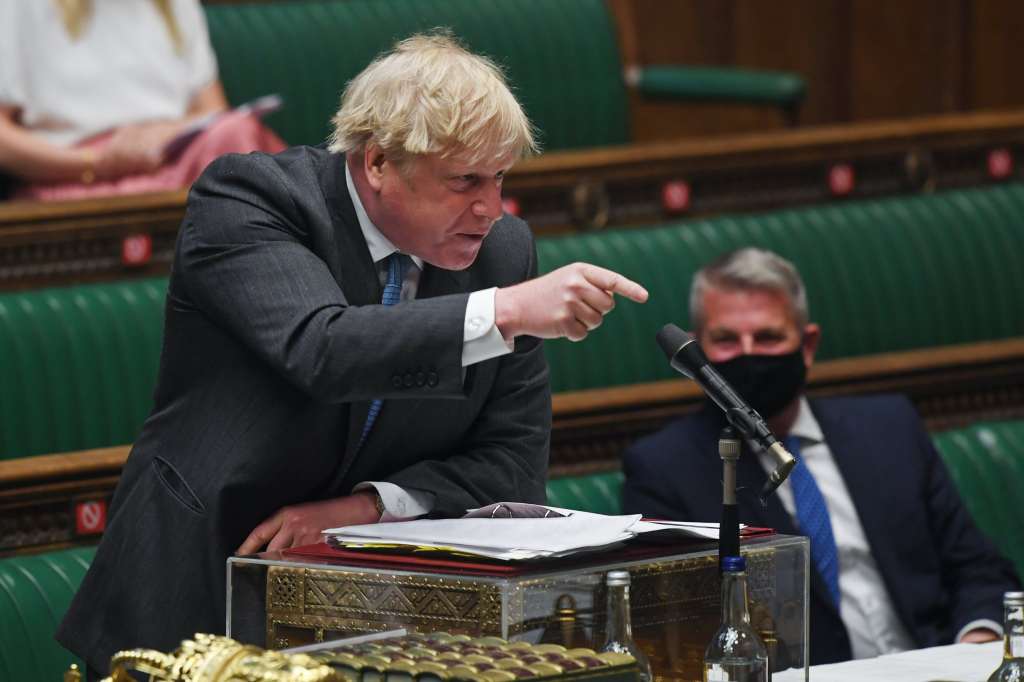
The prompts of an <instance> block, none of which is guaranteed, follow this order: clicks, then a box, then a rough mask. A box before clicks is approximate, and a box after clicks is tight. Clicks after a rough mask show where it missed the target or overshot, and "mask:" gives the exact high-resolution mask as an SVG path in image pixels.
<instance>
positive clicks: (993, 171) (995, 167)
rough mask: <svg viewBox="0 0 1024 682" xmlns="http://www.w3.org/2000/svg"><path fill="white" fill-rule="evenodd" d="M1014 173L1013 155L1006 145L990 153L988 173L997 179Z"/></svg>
mask: <svg viewBox="0 0 1024 682" xmlns="http://www.w3.org/2000/svg"><path fill="white" fill-rule="evenodd" d="M1011 173H1013V155H1012V154H1010V150H1009V149H1007V148H1005V147H1000V148H999V149H993V150H992V151H990V152H989V153H988V174H989V175H990V176H991V177H993V178H995V179H996V180H1002V179H1003V178H1008V177H1010V174H1011Z"/></svg>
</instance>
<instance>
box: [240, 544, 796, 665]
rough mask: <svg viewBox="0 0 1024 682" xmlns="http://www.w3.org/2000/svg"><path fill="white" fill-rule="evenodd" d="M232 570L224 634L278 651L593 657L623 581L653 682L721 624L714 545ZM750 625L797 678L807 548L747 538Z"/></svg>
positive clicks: (326, 551) (325, 560)
mask: <svg viewBox="0 0 1024 682" xmlns="http://www.w3.org/2000/svg"><path fill="white" fill-rule="evenodd" d="M300 551H302V552H303V553H302V554H295V553H293V552H291V551H289V552H288V553H281V552H267V553H263V554H257V555H252V556H245V557H232V558H230V559H229V560H228V598H227V599H228V602H227V613H228V617H227V635H228V636H229V637H233V638H235V639H237V640H239V641H241V642H244V643H249V644H255V645H258V646H264V647H266V648H269V649H281V648H286V647H290V646H297V645H301V644H309V643H313V642H321V641H328V640H332V639H338V638H342V637H348V636H352V635H356V634H362V633H368V632H382V631H386V630H392V629H396V628H406V629H407V630H409V631H410V632H421V633H429V632H438V631H443V632H449V633H455V634H465V635H469V636H471V637H481V636H497V637H502V638H504V639H508V640H512V641H528V642H533V643H538V642H549V643H556V644H562V645H564V646H566V647H569V648H572V647H590V648H594V649H600V647H601V645H602V644H603V642H604V628H605V601H606V592H605V587H604V576H605V573H606V572H607V571H609V570H613V569H626V570H628V571H629V572H630V574H631V577H632V586H631V607H632V624H633V636H634V639H636V641H637V643H638V644H639V645H640V646H641V648H642V649H643V650H644V652H645V653H646V654H647V655H648V656H649V657H650V659H651V665H652V668H653V670H654V673H655V676H656V678H658V679H662V680H699V679H700V678H701V662H702V657H703V654H704V649H705V647H706V646H707V643H708V642H709V641H710V639H711V636H712V634H713V633H714V631H715V630H716V629H717V627H718V625H719V623H720V620H721V608H720V599H721V597H720V579H719V574H718V553H717V550H716V547H715V546H714V544H713V543H712V544H708V543H698V544H686V545H678V544H673V545H627V546H625V547H621V548H617V549H615V550H611V551H605V552H600V553H591V554H587V555H583V556H580V557H575V558H573V559H569V560H564V559H563V560H555V561H550V560H549V561H546V562H535V563H529V564H511V565H510V564H498V565H495V564H485V563H482V562H474V561H473V560H471V559H467V560H466V561H461V560H452V559H451V558H448V557H446V558H444V559H432V558H427V559H417V558H416V557H413V558H408V557H396V556H393V555H391V556H369V557H364V556H356V557H353V556H352V553H344V552H338V551H337V550H333V549H330V548H328V547H327V546H326V545H320V546H314V547H312V548H310V549H309V550H300ZM742 553H743V555H744V556H745V557H746V559H747V584H748V591H749V601H750V611H751V620H752V622H753V624H754V626H755V627H756V628H757V629H758V631H759V632H760V633H761V636H762V638H763V639H764V640H765V643H766V644H767V645H768V649H769V657H770V666H771V668H772V670H773V671H779V670H786V669H789V668H798V669H805V670H806V667H807V636H808V633H807V603H808V566H809V545H808V542H807V539H806V538H803V537H794V536H785V535H771V536H766V537H758V538H751V539H745V540H744V542H743V545H742Z"/></svg>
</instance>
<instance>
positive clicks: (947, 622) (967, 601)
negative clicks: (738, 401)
mask: <svg viewBox="0 0 1024 682" xmlns="http://www.w3.org/2000/svg"><path fill="white" fill-rule="evenodd" d="M690 319H691V321H692V323H693V325H694V335H695V337H696V338H697V340H698V341H699V342H700V344H701V346H702V347H703V349H704V351H705V353H706V354H707V356H708V359H709V360H710V361H711V362H712V363H713V364H714V365H715V366H716V368H717V369H718V371H719V372H720V373H721V374H722V376H723V377H724V378H725V379H726V380H727V381H729V382H730V383H731V384H732V385H733V386H734V387H735V388H736V389H737V390H738V391H739V393H740V394H741V395H742V396H743V397H744V398H745V399H746V400H747V401H748V403H749V404H750V405H751V407H753V408H754V409H755V410H757V411H758V412H759V413H760V414H761V415H762V416H763V417H764V418H765V419H766V420H767V421H768V425H769V427H770V428H771V430H772V432H773V433H774V434H775V435H776V437H778V438H779V439H780V440H781V441H783V442H784V443H785V444H786V446H787V448H788V449H789V450H790V451H791V452H792V453H793V454H794V455H795V456H796V457H797V458H798V461H799V463H798V465H797V467H796V468H795V469H794V470H793V472H792V473H791V474H790V476H789V478H788V479H787V480H786V481H785V482H784V483H783V485H782V486H781V487H780V488H779V490H778V494H777V495H773V496H771V497H770V498H769V499H768V503H767V507H763V506H762V505H761V503H760V501H759V500H758V497H757V496H758V494H759V492H760V490H761V488H762V486H763V485H764V482H765V480H766V472H768V471H771V468H772V466H773V463H772V462H771V461H770V460H769V459H768V455H763V456H762V458H761V459H759V458H758V457H757V456H755V455H752V454H750V452H749V451H747V452H745V453H744V454H743V456H741V457H740V460H739V463H738V467H737V503H738V505H739V513H740V521H741V522H743V523H746V524H749V525H754V526H767V527H771V528H775V529H776V530H778V531H779V532H781V533H789V534H800V535H807V536H808V537H809V538H810V546H811V569H812V575H811V597H810V598H811V604H810V609H809V613H810V616H809V617H810V662H811V664H821V663H829V662H834V661H842V660H846V659H849V658H851V657H852V658H866V657H871V656H876V655H879V654H885V653H891V652H896V651H903V650H906V649H912V648H918V647H929V646H936V645H941V644H950V643H953V642H983V641H989V640H993V639H996V638H998V637H1001V636H1002V626H1001V622H1002V595H1003V592H1005V591H1007V590H1011V589H1017V588H1016V587H1015V586H1016V584H1017V578H1016V577H1015V575H1014V571H1013V568H1012V566H1011V565H1010V563H1009V562H1008V561H1007V560H1005V559H1004V558H1003V557H1001V556H1000V555H999V553H998V551H997V550H996V549H995V548H994V547H993V546H992V544H991V543H990V542H989V540H988V539H987V538H985V537H984V536H983V535H982V534H981V532H980V531H979V530H978V529H977V527H976V526H975V525H974V523H973V521H972V520H971V518H970V516H969V515H968V513H967V510H966V509H965V508H964V505H963V503H962V502H961V500H960V497H959V495H958V493H957V490H956V487H955V486H954V484H953V482H952V480H951V479H950V476H949V473H948V472H947V470H946V467H945V465H944V464H943V462H942V460H941V458H940V457H939V454H938V452H937V451H936V450H935V447H934V446H933V444H932V441H931V439H930V438H929V436H928V433H927V432H926V431H925V430H924V428H923V426H922V424H921V422H920V419H919V417H918V415H917V413H916V412H915V410H914V408H913V406H912V405H911V404H910V402H909V401H908V400H907V399H906V398H904V397H902V396H896V395H877V396H857V397H836V398H825V399H810V398H807V397H806V396H805V395H804V388H805V382H806V376H807V370H808V369H809V368H810V367H811V363H812V362H813V360H814V354H815V351H816V350H817V347H818V342H819V340H820V338H821V329H820V327H819V326H818V325H817V324H814V323H812V322H810V321H809V317H808V309H807V295H806V292H805V290H804V284H803V281H802V279H801V278H800V275H799V273H798V272H797V270H796V268H794V267H793V265H792V264H791V263H789V262H788V261H786V260H784V259H783V258H781V257H779V256H778V255H776V254H774V253H772V252H769V251H764V250H760V249H756V248H745V249H740V250H738V251H734V252H731V253H728V254H725V255H724V256H722V257H721V258H719V259H718V260H716V261H715V262H713V263H711V264H710V265H708V266H706V267H705V268H703V269H702V270H700V271H698V272H697V273H696V275H695V276H694V278H693V283H692V287H691V290H690ZM725 424H726V422H725V419H724V417H723V414H722V412H721V410H719V409H718V408H717V407H716V406H714V405H713V404H711V403H710V402H708V403H707V404H706V405H705V407H704V409H702V410H701V411H699V412H698V413H696V414H693V415H690V416H686V417H683V418H682V419H679V420H677V421H675V422H673V423H672V424H670V425H669V426H667V427H666V428H665V429H663V430H662V431H660V432H658V433H656V434H654V435H651V436H649V437H646V438H643V439H641V440H639V441H638V442H636V443H635V444H634V445H633V446H631V447H630V448H629V449H628V450H627V452H626V453H625V456H624V461H623V468H624V470H625V475H626V480H625V486H624V490H623V506H624V510H625V512H627V513H630V514H634V513H639V514H643V515H644V516H647V517H652V518H665V519H677V520H688V521H717V520H718V519H719V518H720V514H721V495H722V491H721V483H720V481H721V476H722V463H721V459H720V458H719V455H718V438H719V433H720V431H721V429H722V427H723V426H725ZM744 449H745V450H746V448H744Z"/></svg>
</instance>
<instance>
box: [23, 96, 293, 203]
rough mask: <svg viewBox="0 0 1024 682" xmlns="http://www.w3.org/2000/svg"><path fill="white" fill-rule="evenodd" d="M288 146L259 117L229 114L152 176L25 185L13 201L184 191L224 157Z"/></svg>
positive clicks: (96, 144) (98, 143)
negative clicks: (229, 154) (216, 160)
mask: <svg viewBox="0 0 1024 682" xmlns="http://www.w3.org/2000/svg"><path fill="white" fill-rule="evenodd" d="M109 139H110V136H109V135H104V136H101V137H99V138H94V139H92V140H90V141H88V142H86V143H83V144H82V145H81V146H82V147H83V148H85V147H89V148H93V149H102V148H103V145H105V144H106V143H107V141H108V140H109ZM286 146H287V145H285V143H284V142H283V141H282V140H281V138H279V137H278V136H277V135H276V134H275V133H274V131H272V130H270V129H269V128H267V127H266V126H264V125H263V124H262V123H261V122H260V120H259V119H258V118H256V117H254V116H252V115H250V114H236V113H230V114H227V115H226V116H223V117H221V118H220V119H218V120H217V122H216V123H214V124H213V125H212V126H210V128H208V129H207V130H204V131H203V132H202V133H200V134H199V135H198V136H196V138H195V139H194V140H192V142H191V143H190V144H189V146H188V147H186V148H185V150H184V151H183V152H182V153H181V154H180V155H179V156H178V157H177V158H176V159H174V160H173V161H171V162H169V163H167V164H165V165H163V166H161V167H160V168H159V169H157V170H156V171H155V172H153V173H147V174H145V175H128V176H125V177H123V178H119V179H117V180H111V181H101V182H94V183H92V184H88V185H86V184H83V183H80V182H61V183H52V184H32V185H22V186H21V187H18V188H17V189H16V190H15V191H14V193H13V196H12V197H11V198H13V199H36V200H45V201H59V200H63V199H86V198H90V197H105V196H115V195H122V194H137V193H142V192H160V191H165V190H173V189H181V188H184V187H188V186H189V185H191V184H192V182H193V181H194V180H195V179H196V178H198V177H199V174H200V173H202V172H203V169H205V168H206V166H207V165H208V164H209V163H210V162H211V161H213V160H214V159H216V158H217V157H218V156H221V155H222V154H228V153H231V152H240V153H245V152H250V151H264V152H270V153H276V152H279V151H281V150H283V149H284V148H285V147H286Z"/></svg>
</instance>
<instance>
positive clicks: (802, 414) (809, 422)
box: [789, 395, 825, 443]
mask: <svg viewBox="0 0 1024 682" xmlns="http://www.w3.org/2000/svg"><path fill="white" fill-rule="evenodd" d="M789 435H791V436H798V437H799V438H803V439H804V440H806V441H810V442H811V443H823V442H824V441H825V434H823V433H822V432H821V425H819V424H818V420H817V419H815V418H814V413H813V412H811V405H810V403H808V402H807V396H805V395H801V396H800V408H799V409H798V410H797V413H796V421H795V422H793V426H792V428H790V429H789Z"/></svg>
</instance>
